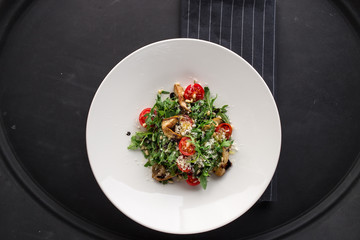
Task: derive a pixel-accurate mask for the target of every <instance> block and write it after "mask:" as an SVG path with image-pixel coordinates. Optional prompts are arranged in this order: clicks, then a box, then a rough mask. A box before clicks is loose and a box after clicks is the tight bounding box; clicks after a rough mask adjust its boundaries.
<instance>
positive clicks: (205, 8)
mask: <svg viewBox="0 0 360 240" xmlns="http://www.w3.org/2000/svg"><path fill="white" fill-rule="evenodd" d="M181 11H182V12H181V36H182V37H186V38H196V39H202V40H207V41H211V42H214V43H218V44H220V45H222V46H224V47H227V48H229V49H231V50H232V51H234V52H236V53H237V54H239V55H240V56H242V57H243V58H244V59H245V60H246V61H248V62H249V63H250V64H251V65H252V66H253V67H254V68H255V69H256V70H257V71H258V73H259V74H260V75H261V76H262V77H263V79H264V80H265V82H266V84H267V85H268V87H269V89H270V91H271V92H272V93H273V95H274V97H275V86H276V84H275V13H276V0H182V1H181ZM276 182H277V181H276V173H275V175H274V177H273V179H272V181H271V182H270V184H269V186H268V188H267V189H266V191H265V192H264V194H263V195H262V197H261V198H260V201H275V200H276V198H277V189H276V185H277V184H276Z"/></svg>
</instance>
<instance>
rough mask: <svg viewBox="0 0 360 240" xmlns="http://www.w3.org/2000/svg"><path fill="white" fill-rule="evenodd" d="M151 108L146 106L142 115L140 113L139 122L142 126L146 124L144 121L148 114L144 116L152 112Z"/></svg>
mask: <svg viewBox="0 0 360 240" xmlns="http://www.w3.org/2000/svg"><path fill="white" fill-rule="evenodd" d="M150 111H151V108H145V109H144V110H142V111H141V113H140V115H139V123H140V125H141V126H144V123H145V121H146V119H147V116H144V115H145V114H147V113H150ZM154 113H155V114H156V111H154Z"/></svg>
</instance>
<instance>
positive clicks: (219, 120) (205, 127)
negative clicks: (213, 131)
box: [203, 117, 223, 131]
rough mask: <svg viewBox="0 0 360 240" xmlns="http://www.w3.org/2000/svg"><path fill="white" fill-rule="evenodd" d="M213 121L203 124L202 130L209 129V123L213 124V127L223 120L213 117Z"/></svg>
mask: <svg viewBox="0 0 360 240" xmlns="http://www.w3.org/2000/svg"><path fill="white" fill-rule="evenodd" d="M213 121H214V122H215V124H214V122H212V123H210V124H208V125H205V126H204V127H203V130H204V131H206V130H209V129H210V128H211V125H215V127H216V126H217V125H219V124H220V123H222V122H223V120H222V119H221V118H220V117H216V118H213Z"/></svg>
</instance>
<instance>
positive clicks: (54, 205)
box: [0, 0, 360, 239]
mask: <svg viewBox="0 0 360 240" xmlns="http://www.w3.org/2000/svg"><path fill="white" fill-rule="evenodd" d="M179 7H180V4H179V1H174V0H167V1H162V3H161V4H157V2H156V1H146V0H141V1H130V0H128V1H124V0H122V1H113V0H112V1H85V0H77V1H55V0H49V1H40V0H39V1H0V13H1V14H0V17H1V20H0V21H1V22H0V24H1V25H0V33H1V52H0V113H1V115H0V116H1V118H0V119H1V122H2V125H1V129H0V147H1V153H2V155H1V166H4V168H3V170H2V172H3V173H2V174H1V172H0V177H1V176H7V174H8V176H9V177H7V180H6V181H4V182H5V183H7V182H8V181H9V182H14V183H13V184H14V188H15V185H16V186H18V184H19V186H21V187H22V188H23V189H25V190H26V192H27V193H28V194H29V195H30V196H31V197H32V198H33V199H34V200H36V202H37V203H39V204H40V205H41V206H42V208H45V209H47V210H49V213H51V214H54V215H55V216H56V218H58V219H60V222H56V223H52V224H59V226H63V225H61V224H63V222H65V223H66V224H68V225H69V226H72V228H71V229H70V230H69V229H67V228H66V229H67V231H68V232H69V235H68V236H71V233H72V231H74V232H80V233H81V234H83V236H82V238H84V237H85V236H87V235H88V237H91V238H92V237H99V238H125V239H134V238H138V239H142V238H144V236H147V237H148V238H170V239H189V238H195V237H196V238H202V239H219V238H220V237H221V238H224V239H241V238H253V239H256V238H259V239H272V238H277V237H280V236H283V237H284V236H291V235H290V234H291V233H293V232H296V231H299V230H300V229H302V228H304V227H305V226H307V225H309V224H310V223H312V222H314V221H319V220H318V219H320V218H321V216H322V215H323V214H325V213H326V212H328V211H329V210H330V209H333V206H335V205H336V204H338V202H339V201H340V200H341V199H342V198H343V197H345V196H346V194H347V193H348V191H350V190H349V189H351V187H352V185H353V184H355V182H356V180H357V179H358V176H359V173H360V162H359V160H358V159H359V157H358V154H359V150H360V111H359V109H360V94H359V90H360V80H359V79H360V68H359V66H360V41H359V40H360V39H359V31H360V21H359V11H360V7H359V4H358V3H357V1H326V0H314V1H312V0H306V1H280V0H279V1H278V6H277V32H276V38H277V43H276V48H277V104H278V108H279V112H280V117H281V122H282V128H283V145H282V151H281V156H280V162H279V166H278V170H277V171H278V200H277V201H276V202H272V203H258V204H256V205H255V206H254V207H253V208H251V209H250V210H249V211H248V212H247V213H246V214H244V215H243V216H241V217H240V218H238V219H237V220H235V221H234V222H232V223H230V224H228V225H226V226H224V227H222V228H220V229H217V230H214V231H211V232H208V233H203V234H197V235H188V236H177V235H169V234H164V233H159V232H156V231H153V230H150V229H147V228H145V227H142V226H141V225H139V224H137V223H135V222H133V221H132V220H130V219H128V218H127V217H126V216H124V215H123V214H122V213H121V212H120V211H118V210H117V209H116V208H115V207H114V206H113V205H112V204H111V203H110V202H109V201H108V200H107V198H106V197H105V196H104V195H103V193H102V192H101V190H100V188H99V187H98V185H97V183H96V182H95V180H94V177H93V175H92V172H91V169H90V166H89V163H88V159H87V155H86V146H85V125H86V117H87V113H88V109H89V107H90V103H91V100H92V97H93V95H94V93H95V91H96V89H97V87H98V86H99V84H100V83H101V81H102V80H103V79H104V77H105V75H106V74H107V73H108V72H109V71H110V70H111V68H112V67H113V66H114V65H115V64H116V63H117V62H119V61H120V60H121V59H122V58H124V57H125V56H126V55H127V54H129V53H131V52H132V51H134V50H136V49H137V48H139V47H142V46H144V45H146V44H148V43H151V42H154V41H158V40H162V39H167V38H174V37H178V36H179V19H180V17H179V13H180V11H179ZM124 90H126V82H124ZM5 168H6V169H5ZM7 189H10V188H7ZM4 191H5V190H4ZM5 193H8V192H5ZM12 194H14V196H17V195H19V196H20V195H21V194H20V193H18V192H14V193H12ZM21 196H22V195H21ZM9 199H12V198H4V199H3V200H0V203H3V204H2V205H1V206H6V205H7V204H10V200H9ZM27 201H31V200H27ZM14 204H15V203H14ZM339 204H340V203H339ZM10 205H11V204H10ZM2 210H3V212H4V214H3V216H7V217H8V218H9V216H11V214H13V213H11V211H12V208H7V207H3V208H2ZM357 210H359V208H357ZM355 213H356V212H355ZM355 213H354V214H355ZM17 214H19V213H17ZM23 214H24V215H23V218H24V219H29V217H30V215H32V214H34V212H31V209H26V210H24V209H23ZM40 216H41V217H39V218H37V219H35V220H34V221H35V222H37V223H39V225H40V226H44V225H46V222H45V219H47V218H46V217H44V216H43V215H40ZM42 217H43V218H42ZM0 220H1V218H0ZM24 221H25V220H24ZM9 222H10V223H14V222H11V221H9ZM9 225H10V226H12V225H11V224H9ZM63 228H64V229H65V227H63ZM14 229H16V230H15V232H16V231H21V229H20V228H14ZM354 230H355V229H354ZM0 233H3V234H5V236H6V237H8V238H9V239H10V238H11V236H15V235H14V232H11V228H10V229H9V228H8V229H5V228H2V229H1V232H0ZM80 233H78V234H80ZM357 233H359V232H356V233H353V234H352V233H349V234H350V236H355V235H356V234H357ZM18 234H19V233H18ZM354 234H355V235H354ZM20 235H21V234H20ZM51 236H53V239H57V238H59V235H51ZM34 238H35V237H34ZM27 239H31V236H28V238H27Z"/></svg>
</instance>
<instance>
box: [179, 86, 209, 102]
mask: <svg viewBox="0 0 360 240" xmlns="http://www.w3.org/2000/svg"><path fill="white" fill-rule="evenodd" d="M204 94H205V92H204V89H203V87H202V86H201V85H200V84H197V83H194V84H190V85H189V86H187V88H186V89H185V92H184V98H185V99H188V100H190V99H194V102H196V101H199V100H201V99H204Z"/></svg>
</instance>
